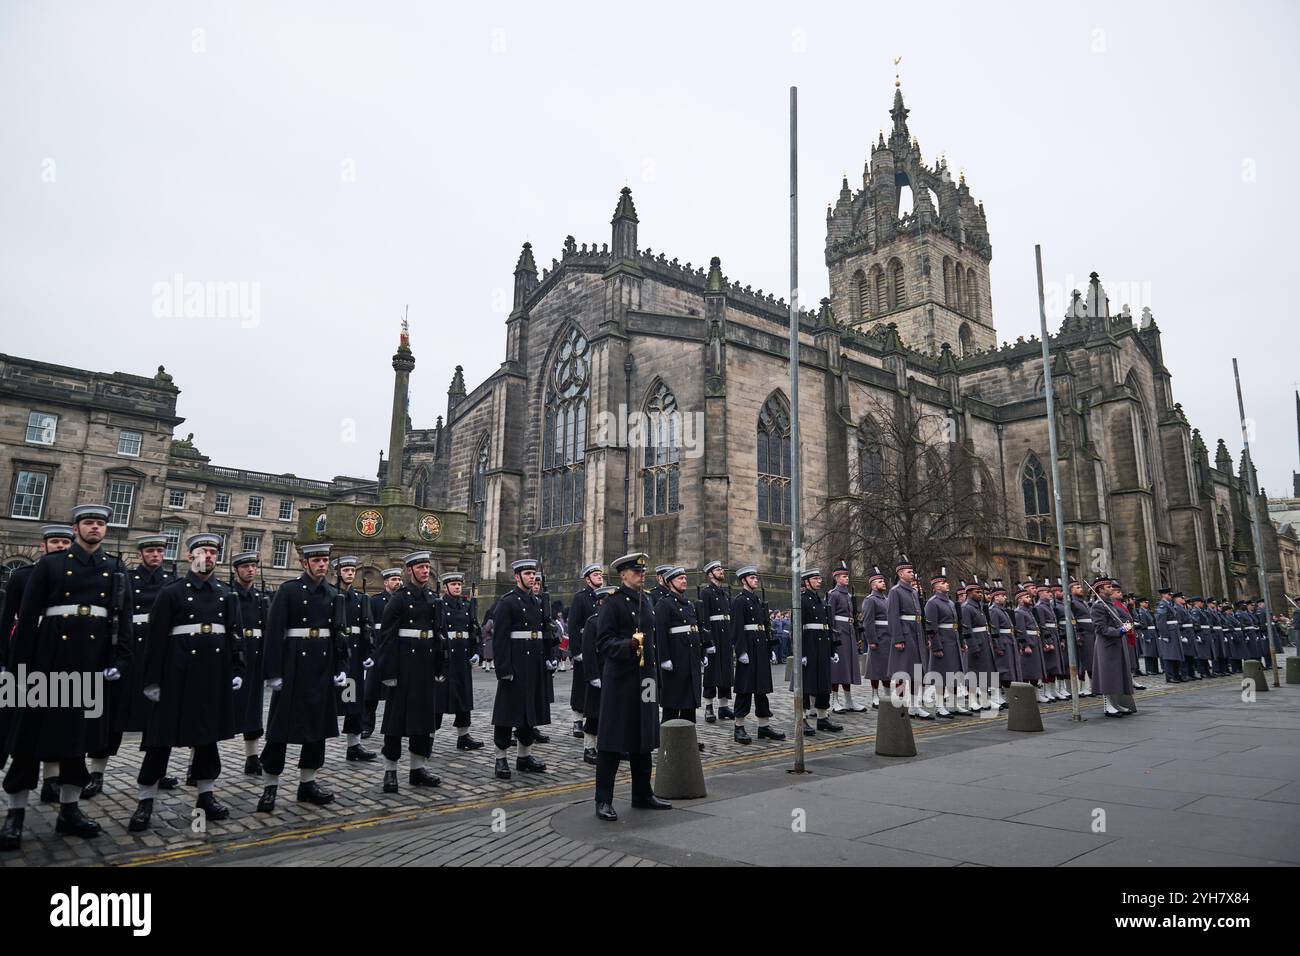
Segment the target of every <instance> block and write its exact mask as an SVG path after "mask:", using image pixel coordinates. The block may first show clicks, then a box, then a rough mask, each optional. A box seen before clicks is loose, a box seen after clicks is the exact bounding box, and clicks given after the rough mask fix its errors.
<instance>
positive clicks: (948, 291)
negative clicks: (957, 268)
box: [943, 256, 954, 308]
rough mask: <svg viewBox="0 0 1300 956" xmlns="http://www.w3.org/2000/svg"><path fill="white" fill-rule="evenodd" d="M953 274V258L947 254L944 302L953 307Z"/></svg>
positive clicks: (944, 274)
mask: <svg viewBox="0 0 1300 956" xmlns="http://www.w3.org/2000/svg"><path fill="white" fill-rule="evenodd" d="M953 292H954V290H953V276H952V260H951V259H949V258H948V257H947V256H944V257H943V304H944V305H946V306H948V307H949V308H951V307H952V304H953Z"/></svg>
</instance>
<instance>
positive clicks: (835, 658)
mask: <svg viewBox="0 0 1300 956" xmlns="http://www.w3.org/2000/svg"><path fill="white" fill-rule="evenodd" d="M839 662H840V655H839V652H836V653H834V654H832V655H831V663H832V664H838V663H839Z"/></svg>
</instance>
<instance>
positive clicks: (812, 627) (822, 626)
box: [803, 624, 827, 631]
mask: <svg viewBox="0 0 1300 956" xmlns="http://www.w3.org/2000/svg"><path fill="white" fill-rule="evenodd" d="M803 629H804V630H805V631H824V630H826V629H827V628H826V625H825V624H805V625H804V626H803Z"/></svg>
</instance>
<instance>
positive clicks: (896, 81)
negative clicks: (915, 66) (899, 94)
mask: <svg viewBox="0 0 1300 956" xmlns="http://www.w3.org/2000/svg"><path fill="white" fill-rule="evenodd" d="M902 62H903V58H902V57H901V56H896V57H894V88H895V89H898V88H899V87H901V86H902V85H903V81H902V80H901V79H900V77H899V75H898V64H900V63H902Z"/></svg>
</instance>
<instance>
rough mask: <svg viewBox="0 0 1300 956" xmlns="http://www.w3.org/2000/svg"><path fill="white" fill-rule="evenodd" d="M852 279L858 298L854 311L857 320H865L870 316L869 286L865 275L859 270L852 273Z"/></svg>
mask: <svg viewBox="0 0 1300 956" xmlns="http://www.w3.org/2000/svg"><path fill="white" fill-rule="evenodd" d="M853 279H854V283H853V285H854V289H856V291H857V296H858V300H857V302H856V303H854V305H855V310H854V311H855V313H856V314H857V317H858V318H860V319H865V318H867V317H868V316H869V315H871V286H870V285H869V284H868V283H867V276H866V273H864V272H863V271H862V270H861V269H859V270H858V271H857V272H856V273H854V276H853Z"/></svg>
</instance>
